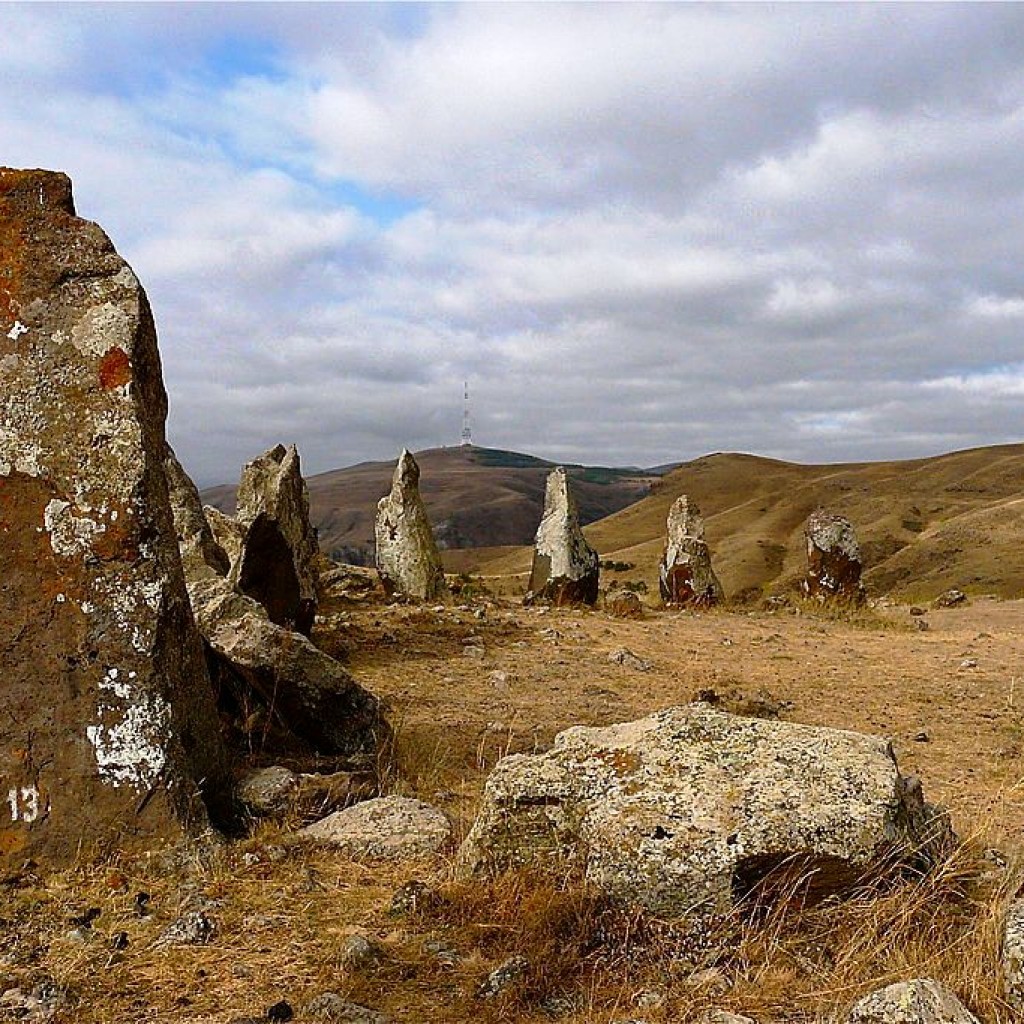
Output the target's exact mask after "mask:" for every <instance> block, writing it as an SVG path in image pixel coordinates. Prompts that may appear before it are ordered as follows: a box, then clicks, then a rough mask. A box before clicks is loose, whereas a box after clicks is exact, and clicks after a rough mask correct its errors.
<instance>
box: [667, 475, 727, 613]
mask: <svg viewBox="0 0 1024 1024" xmlns="http://www.w3.org/2000/svg"><path fill="white" fill-rule="evenodd" d="M667 529H668V538H667V540H666V543H665V551H664V554H663V555H662V557H661V567H660V571H659V584H660V587H661V599H662V600H663V601H664V602H665V604H668V605H674V606H683V605H688V606H692V607H697V608H707V607H710V606H711V605H713V604H718V603H719V602H720V601H721V600H722V598H723V597H724V596H725V595H724V592H723V590H722V584H721V583H719V582H718V577H717V576H716V575H715V571H714V569H712V568H711V552H710V551H709V550H708V546H707V543H706V542H705V540H704V520H703V518H702V517H701V514H700V509H699V508H697V506H696V504H695V503H694V502H692V501H691V500H690V499H689V498H688V497H687V496H686V495H685V494H681V495H680V496H679V497H678V498H676V500H675V502H674V503H673V505H672V508H671V509H669V513H668V524H667Z"/></svg>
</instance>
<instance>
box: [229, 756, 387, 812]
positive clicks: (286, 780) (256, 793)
mask: <svg viewBox="0 0 1024 1024" xmlns="http://www.w3.org/2000/svg"><path fill="white" fill-rule="evenodd" d="M377 792H378V780H377V778H376V775H375V774H374V773H373V772H369V771H367V772H331V773H330V774H327V775H314V774H306V773H301V774H296V773H295V772H293V771H291V770H290V769H289V768H285V767H284V766H283V765H271V766H270V767H268V768H259V769H257V770H256V771H253V772H250V773H249V774H248V775H246V776H245V777H244V778H243V779H242V780H241V781H240V782H239V784H238V798H239V800H240V801H241V802H242V805H243V807H244V808H245V809H246V810H247V811H248V812H249V813H250V814H252V815H253V816H255V817H260V818H279V817H284V816H285V815H287V814H289V813H292V812H295V813H298V814H302V815H309V816H311V817H315V818H322V817H323V816H324V815H326V814H330V813H331V812H332V811H336V810H340V809H341V808H343V807H347V806H349V804H353V803H356V802H358V801H359V800H368V799H370V798H371V797H374V796H376V795H377Z"/></svg>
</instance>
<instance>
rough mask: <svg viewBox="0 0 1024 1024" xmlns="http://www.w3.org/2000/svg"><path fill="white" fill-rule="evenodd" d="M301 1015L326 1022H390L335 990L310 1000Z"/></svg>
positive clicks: (358, 1023) (379, 1023)
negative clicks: (344, 997)
mask: <svg viewBox="0 0 1024 1024" xmlns="http://www.w3.org/2000/svg"><path fill="white" fill-rule="evenodd" d="M303 1016H305V1017H308V1018H309V1019H310V1020H316V1021H325V1022H328V1024H390V1018H389V1017H387V1016H385V1015H384V1014H383V1013H379V1012H378V1011H377V1010H371V1009H370V1008H369V1007H367V1006H360V1005H359V1004H358V1003H352V1002H349V1000H347V999H343V998H342V997H341V996H340V995H338V994H337V993H336V992H324V993H322V994H321V995H318V996H317V997H316V998H315V999H313V1000H311V1001H310V1002H309V1003H308V1004H307V1005H306V1012H305V1014H304V1015H303Z"/></svg>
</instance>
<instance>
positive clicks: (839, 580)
mask: <svg viewBox="0 0 1024 1024" xmlns="http://www.w3.org/2000/svg"><path fill="white" fill-rule="evenodd" d="M804 536H805V537H806V539H807V576H806V578H805V579H804V583H803V587H804V592H805V593H806V594H808V596H810V597H817V598H819V599H821V600H828V599H830V598H841V599H843V600H846V601H854V602H857V603H859V602H861V601H863V600H864V587H863V586H862V585H861V582H860V576H861V571H862V569H863V562H862V560H861V554H860V544H859V543H858V542H857V534H856V533H855V531H854V529H853V524H852V523H851V522H850V520H849V519H847V518H846V517H845V516H840V515H833V514H831V513H829V512H825V511H824V510H822V509H818V510H817V511H815V512H812V513H811V514H810V516H809V517H808V519H807V526H806V528H805V530H804Z"/></svg>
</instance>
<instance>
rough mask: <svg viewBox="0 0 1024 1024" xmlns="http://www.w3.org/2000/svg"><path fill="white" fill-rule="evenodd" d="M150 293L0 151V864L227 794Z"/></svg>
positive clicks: (65, 182) (169, 816)
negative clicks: (185, 568) (180, 542)
mask: <svg viewBox="0 0 1024 1024" xmlns="http://www.w3.org/2000/svg"><path fill="white" fill-rule="evenodd" d="M166 413H167V396H166V393H165V391H164V386H163V381H162V377H161V370H160V358H159V354H158V352H157V340H156V330H155V328H154V325H153V318H152V314H151V312H150V308H149V303H148V301H147V299H146V295H145V293H144V291H143V290H142V287H141V286H140V285H139V282H138V280H137V279H136V277H135V275H134V274H133V273H132V271H131V269H130V268H129V267H128V265H127V264H126V263H125V262H124V261H123V260H122V259H121V258H120V257H119V256H118V254H117V253H116V252H115V250H114V247H113V245H112V244H111V242H110V240H109V239H108V238H107V236H106V235H105V234H104V233H103V231H102V230H101V229H100V228H99V227H97V226H96V225H95V224H92V223H90V222H88V221H85V220H81V219H79V218H78V217H77V216H76V215H75V209H74V204H73V201H72V196H71V182H70V181H69V179H68V178H67V177H66V176H65V175H63V174H56V173H52V172H47V171H13V170H7V169H3V170H0V538H2V540H0V688H2V694H3V708H4V714H3V716H2V721H0V778H2V779H3V788H4V792H5V793H6V794H7V802H6V805H5V807H6V813H5V815H4V816H3V823H2V824H0V864H4V865H8V866H10V865H21V864H23V863H24V862H25V861H26V860H27V859H30V858H32V859H36V860H39V861H45V862H48V863H51V864H55V863H60V862H62V861H69V860H71V859H74V858H77V857H79V856H80V855H81V853H82V850H83V847H84V848H85V849H86V850H91V849H93V848H95V847H98V846H100V845H106V844H114V843H116V844H117V846H118V847H125V846H131V845H134V844H137V843H148V842H150V841H152V840H153V839H154V838H158V837H167V838H175V837H178V836H180V835H181V831H182V826H183V825H186V826H189V825H196V826H199V825H202V824H204V823H205V822H206V819H207V815H206V811H205V810H204V801H203V799H202V798H203V797H205V799H206V801H207V802H208V803H209V804H210V807H211V808H212V809H213V811H214V813H215V816H216V815H219V814H222V813H224V812H225V809H226V804H227V797H228V793H229V785H228V781H229V780H228V772H227V765H226V756H225V751H224V748H223V746H222V743H221V739H220V735H219V732H218V719H217V714H216V710H215V707H214V700H213V692H212V689H211V685H210V679H209V676H208V674H207V671H206V665H205V661H204V658H203V650H202V643H201V640H200V637H199V634H198V632H197V631H196V628H195V623H194V622H193V619H192V613H191V610H190V608H189V602H188V598H187V595H186V593H185V583H184V578H183V576H182V568H181V559H180V555H179V553H178V546H177V544H176V543H175V535H174V529H173V526H172V521H171V510H170V504H169V500H168V492H167V480H166V476H165V473H164V454H165V439H164V420H165V418H166Z"/></svg>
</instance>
